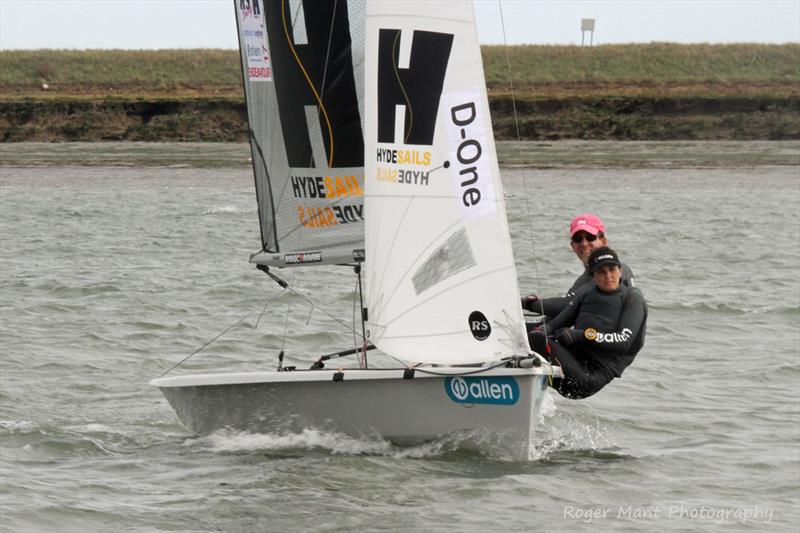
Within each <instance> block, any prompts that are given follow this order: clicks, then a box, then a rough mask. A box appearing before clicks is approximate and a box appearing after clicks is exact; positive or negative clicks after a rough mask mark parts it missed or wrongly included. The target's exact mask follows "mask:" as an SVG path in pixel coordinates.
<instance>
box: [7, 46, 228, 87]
mask: <svg viewBox="0 0 800 533" xmlns="http://www.w3.org/2000/svg"><path fill="white" fill-rule="evenodd" d="M241 80H242V74H241V66H240V64H239V52H238V51H236V50H204V49H198V50H8V51H2V52H0V86H9V87H14V86H36V87H38V86H39V85H41V84H42V82H45V81H46V82H48V83H50V84H61V85H67V86H81V85H85V86H106V85H107V86H121V87H125V86H131V85H133V86H150V87H155V88H158V87H162V88H165V87H174V86H187V87H207V86H214V85H240V84H241Z"/></svg>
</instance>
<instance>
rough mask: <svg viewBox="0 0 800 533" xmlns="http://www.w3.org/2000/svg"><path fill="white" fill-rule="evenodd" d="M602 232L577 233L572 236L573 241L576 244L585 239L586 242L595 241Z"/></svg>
mask: <svg viewBox="0 0 800 533" xmlns="http://www.w3.org/2000/svg"><path fill="white" fill-rule="evenodd" d="M602 236H603V234H602V233H598V234H597V235H592V234H591V233H576V234H575V235H573V236H572V242H573V243H575V244H580V243H582V242H583V241H586V242H594V241H595V240H597V238H598V237H602Z"/></svg>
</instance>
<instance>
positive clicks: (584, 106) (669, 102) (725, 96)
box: [0, 84, 800, 142]
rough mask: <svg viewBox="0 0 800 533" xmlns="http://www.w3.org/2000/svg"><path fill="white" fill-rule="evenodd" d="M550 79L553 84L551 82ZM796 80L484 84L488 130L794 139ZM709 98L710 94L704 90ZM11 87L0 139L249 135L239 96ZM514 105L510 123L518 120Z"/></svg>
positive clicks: (222, 138)
mask: <svg viewBox="0 0 800 533" xmlns="http://www.w3.org/2000/svg"><path fill="white" fill-rule="evenodd" d="M556 85H557V84H556ZM797 92H798V91H797V86H796V85H795V84H789V85H788V86H787V87H773V88H766V89H765V88H764V87H754V88H748V87H743V86H736V87H734V88H731V87H727V88H726V87H720V88H719V90H716V91H715V90H713V89H712V90H711V91H708V88H706V91H705V93H704V94H703V95H698V94H696V93H697V91H694V90H687V91H682V90H680V88H677V89H676V88H674V87H673V88H668V90H666V91H664V90H654V89H653V88H642V87H640V86H631V87H609V86H597V87H585V86H581V87H571V86H560V87H556V86H555V85H553V86H547V87H538V88H535V89H533V88H523V89H521V90H517V91H515V95H514V98H513V99H512V97H511V93H510V92H508V91H504V90H502V89H498V88H490V97H489V99H490V106H491V109H492V119H493V122H494V131H495V137H496V138H498V139H516V138H517V130H519V136H520V138H521V139H524V140H557V139H606V140H689V139H692V140H793V139H800V97H798V94H797ZM709 93H710V94H716V96H708V94H709ZM119 94H120V93H119V91H115V93H114V94H109V93H106V94H102V93H101V92H100V91H97V92H92V93H89V94H86V93H83V94H52V93H50V94H47V95H46V96H45V95H42V94H39V95H36V97H35V98H30V97H26V96H25V95H23V94H17V95H15V97H13V98H6V99H2V100H0V141H3V142H18V141H49V142H59V141H218V142H230V141H246V140H247V139H248V135H247V127H248V126H247V112H246V109H245V105H244V101H243V99H242V97H241V94H238V95H237V94H236V91H235V90H232V89H229V90H226V91H225V92H224V94H219V95H217V94H207V93H206V94H202V93H199V92H198V94H191V93H189V94H187V92H186V91H185V90H184V91H181V94H180V95H179V96H176V95H174V94H173V95H169V94H163V93H161V94H145V95H142V94H141V93H140V94H138V95H137V94H130V95H127V96H120V95H119ZM515 108H516V117H517V119H516V121H515V118H514V117H515Z"/></svg>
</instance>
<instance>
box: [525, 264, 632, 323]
mask: <svg viewBox="0 0 800 533" xmlns="http://www.w3.org/2000/svg"><path fill="white" fill-rule="evenodd" d="M620 272H621V273H622V286H623V287H635V285H634V283H633V272H632V271H631V269H630V268H628V265H626V264H625V263H623V264H622V266H621V267H620ZM593 285H594V279H593V278H592V274H591V272H589V271H588V270H584V271H583V274H581V275H580V276H578V279H576V280H575V283H573V284H572V287H570V288H569V290H568V291H567V293H566V294H565V295H564V296H553V297H552V298H542V299H541V300H539V301H538V302H536V303H534V304H533V305H532V309H531V311H533V312H534V313H541V314H543V315H545V316H547V317H550V318H552V317H554V316H556V315H558V314H559V313H560V312H561V311H563V310H564V308H565V307H567V305H569V302H570V301H571V300H572V299H573V298H575V295H577V294H578V293H579V292H580V291H581V290H586V289H588V288H590V287H591V286H593ZM543 311H544V312H543Z"/></svg>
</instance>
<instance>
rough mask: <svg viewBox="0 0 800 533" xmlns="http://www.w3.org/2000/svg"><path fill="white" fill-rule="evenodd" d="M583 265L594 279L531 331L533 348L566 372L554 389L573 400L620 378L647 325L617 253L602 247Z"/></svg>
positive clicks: (636, 291)
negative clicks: (623, 281) (546, 320)
mask: <svg viewBox="0 0 800 533" xmlns="http://www.w3.org/2000/svg"><path fill="white" fill-rule="evenodd" d="M587 264H588V269H589V272H590V275H591V276H592V280H593V281H594V283H592V284H591V285H590V287H589V288H588V289H585V290H580V291H579V292H578V294H577V295H576V296H575V297H574V298H573V299H572V301H571V302H570V303H569V305H567V306H566V308H564V310H563V311H561V312H560V313H559V314H558V316H556V317H555V318H553V319H552V320H550V321H548V322H547V323H546V324H545V325H544V326H543V327H540V328H536V329H534V330H533V331H532V332H531V333H530V335H529V340H530V342H531V347H532V348H533V349H534V350H535V351H536V352H538V353H540V354H542V355H544V356H545V357H546V358H548V359H549V360H550V361H552V362H555V363H557V364H558V365H559V366H561V369H562V370H563V371H564V377H563V378H562V379H554V380H553V388H554V389H556V390H557V391H558V392H559V394H561V395H562V396H564V397H566V398H572V399H581V398H588V397H589V396H591V395H593V394H595V393H596V392H597V391H599V390H600V389H602V388H603V387H605V386H606V385H607V384H608V383H609V382H611V380H613V379H614V378H618V377H620V376H622V372H623V371H624V370H625V368H626V367H627V366H628V365H630V364H631V363H632V362H633V359H634V357H636V354H637V353H638V352H639V350H641V348H642V346H643V345H644V337H645V329H646V324H647V303H646V302H645V300H644V296H642V293H641V291H639V289H637V288H636V287H630V286H629V287H625V286H623V285H622V284H621V283H620V278H621V277H622V271H621V268H620V266H621V263H620V261H619V257H618V256H617V253H616V252H615V251H614V250H612V249H611V248H608V247H606V246H604V247H600V248H598V249H596V250H595V251H593V252H592V253H591V254H590V255H589V257H588V259H587Z"/></svg>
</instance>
